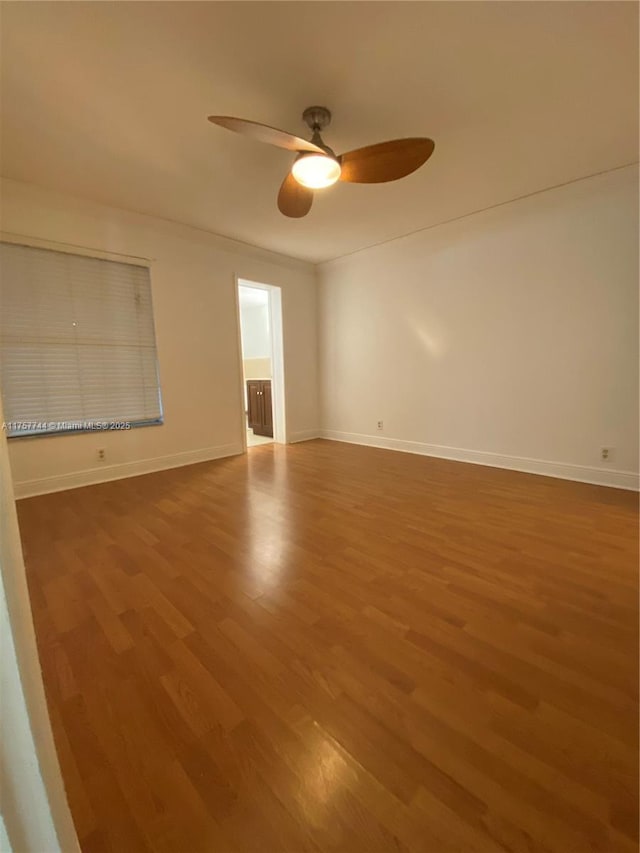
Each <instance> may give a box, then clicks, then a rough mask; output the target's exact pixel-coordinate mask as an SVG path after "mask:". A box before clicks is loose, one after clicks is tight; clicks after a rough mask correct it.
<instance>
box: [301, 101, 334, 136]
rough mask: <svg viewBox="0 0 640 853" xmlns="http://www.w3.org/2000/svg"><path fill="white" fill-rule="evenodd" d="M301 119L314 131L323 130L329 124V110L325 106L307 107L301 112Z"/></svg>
mask: <svg viewBox="0 0 640 853" xmlns="http://www.w3.org/2000/svg"><path fill="white" fill-rule="evenodd" d="M302 120H303V121H304V122H305V123H306V124H307V125H308V126H309V128H310V130H312V131H314V132H315V131H320V130H324V129H325V127H329V125H330V124H331V111H330V110H328V109H327V108H326V107H307V108H306V110H305V111H304V112H303V113H302Z"/></svg>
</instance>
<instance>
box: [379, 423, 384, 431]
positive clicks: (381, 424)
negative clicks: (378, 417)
mask: <svg viewBox="0 0 640 853" xmlns="http://www.w3.org/2000/svg"><path fill="white" fill-rule="evenodd" d="M383 426H384V424H383V423H382V421H378V429H382V427H383Z"/></svg>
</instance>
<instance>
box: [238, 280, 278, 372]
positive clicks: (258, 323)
mask: <svg viewBox="0 0 640 853" xmlns="http://www.w3.org/2000/svg"><path fill="white" fill-rule="evenodd" d="M238 301H239V306H240V327H241V329H242V354H243V356H244V358H245V359H253V358H269V356H270V355H271V336H270V334H269V294H268V292H267V291H266V290H259V289H258V288H255V287H254V288H251V287H242V286H240V287H239V288H238Z"/></svg>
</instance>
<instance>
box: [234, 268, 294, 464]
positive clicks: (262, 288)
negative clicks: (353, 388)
mask: <svg viewBox="0 0 640 853" xmlns="http://www.w3.org/2000/svg"><path fill="white" fill-rule="evenodd" d="M237 283H238V318H239V324H240V346H241V352H242V400H243V417H242V426H243V435H244V438H243V440H244V443H245V447H246V448H252V447H256V446H258V445H261V444H271V443H273V442H276V443H280V444H284V443H285V442H286V433H285V412H284V359H283V345H282V293H281V290H280V288H279V287H275V286H274V285H270V284H260V283H258V282H254V281H247V280H246V279H238V282H237Z"/></svg>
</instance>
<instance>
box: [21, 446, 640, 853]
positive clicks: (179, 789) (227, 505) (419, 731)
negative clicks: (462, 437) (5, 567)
mask: <svg viewBox="0 0 640 853" xmlns="http://www.w3.org/2000/svg"><path fill="white" fill-rule="evenodd" d="M18 506H19V517H20V524H21V531H22V536H23V541H24V547H25V553H26V562H27V571H28V577H29V584H30V589H31V594H32V601H33V610H34V618H35V623H36V631H37V636H38V642H39V647H40V653H41V658H42V666H43V671H44V679H45V686H46V690H47V696H48V701H49V707H50V710H51V715H52V722H53V727H54V734H55V738H56V743H57V746H58V750H59V754H60V760H61V763H62V768H63V774H64V777H65V780H66V784H67V788H68V794H69V798H70V802H71V808H72V811H73V815H74V819H75V822H76V826H77V830H78V834H79V837H80V839H81V843H82V847H83V850H84V851H87V853H97V851H106V850H110V851H116V853H129V851H131V853H134V851H135V853H137V851H151V850H153V851H171V853H195V851H208V853H211V852H212V851H219V853H226V851H250V853H253V852H254V851H255V853H302V851H310V852H311V851H333V850H335V851H343V853H357V851H367V853H369V852H371V853H374V851H394V853H398V851H421V853H445V851H489V853H500V852H501V851H502V853H503V851H513V853H524V851H529V853H532V851H547V853H556V851H557V853H582V851H600V853H605V851H621V853H627V851H628V853H631V851H636V850H637V849H638V847H637V841H636V839H637V829H638V816H637V800H638V787H637V785H638V781H637V773H638V764H637V750H638V743H637V688H638V651H637V650H638V623H637V591H638V590H637V561H638V550H637V523H638V515H637V496H635V495H633V494H631V493H626V492H621V491H616V490H613V489H605V488H600V487H596V486H588V485H581V484H576V483H569V482H563V481H561V480H552V479H547V478H543V477H535V476H531V475H527V474H519V473H515V472H509V471H503V470H498V469H491V468H482V467H478V466H474V465H465V464H460V463H454V462H447V461H444V460H437V459H429V458H424V457H418V456H411V455H408V454H401V453H393V452H390V451H383V450H376V449H370V448H363V447H355V446H350V445H344V444H338V443H334V442H326V441H314V442H306V443H304V444H298V445H292V446H289V447H286V448H284V447H280V446H277V445H267V446H263V447H258V448H254V449H252V450H251V452H250V453H249V455H248V456H245V457H236V458H233V459H228V460H221V461H217V462H211V463H205V464H201V465H194V466H190V467H188V468H182V469H175V470H172V471H166V472H162V473H158V474H150V475H147V476H144V477H136V478H132V479H129V480H121V481H118V482H113V483H107V484H104V485H100V486H92V487H89V488H83V489H77V490H75V491H68V492H63V493H58V494H53V495H48V496H44V497H38V498H32V499H29V500H24V501H21V502H19V505H18Z"/></svg>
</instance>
